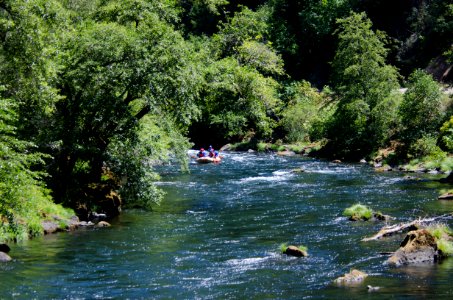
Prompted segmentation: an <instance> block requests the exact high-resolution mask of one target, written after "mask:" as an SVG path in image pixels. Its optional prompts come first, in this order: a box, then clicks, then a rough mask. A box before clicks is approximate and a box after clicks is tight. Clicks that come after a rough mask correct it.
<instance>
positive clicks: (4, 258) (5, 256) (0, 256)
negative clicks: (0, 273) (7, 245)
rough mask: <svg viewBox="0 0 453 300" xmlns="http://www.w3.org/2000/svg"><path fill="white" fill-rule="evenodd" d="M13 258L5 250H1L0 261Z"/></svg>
mask: <svg viewBox="0 0 453 300" xmlns="http://www.w3.org/2000/svg"><path fill="white" fill-rule="evenodd" d="M11 260H12V258H11V257H10V256H9V255H8V254H6V253H5V252H0V262H7V261H11Z"/></svg>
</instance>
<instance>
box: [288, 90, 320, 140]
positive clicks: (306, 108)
mask: <svg viewBox="0 0 453 300" xmlns="http://www.w3.org/2000/svg"><path fill="white" fill-rule="evenodd" d="M325 97H326V96H325V95H324V94H323V93H320V92H318V91H317V90H316V89H315V88H313V87H312V86H311V85H310V83H309V82H307V81H301V82H296V83H292V84H290V85H288V86H287V87H286V88H285V93H284V95H283V98H284V101H285V102H286V103H287V105H286V107H285V108H284V109H283V110H282V112H281V120H280V124H281V125H282V126H283V128H284V130H285V132H286V134H285V136H286V139H287V140H288V141H289V142H303V141H310V140H312V137H311V136H310V134H311V133H312V132H313V131H314V130H316V129H315V128H314V126H316V124H318V123H319V122H322V120H323V117H324V116H325V115H324V114H325V112H323V111H322V108H323V107H324V106H325V104H326V101H325V100H326V99H325Z"/></svg>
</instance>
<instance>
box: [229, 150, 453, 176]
mask: <svg viewBox="0 0 453 300" xmlns="http://www.w3.org/2000/svg"><path fill="white" fill-rule="evenodd" d="M324 145H325V144H324V143H323V142H314V143H297V144H289V143H264V142H258V143H256V142H245V143H236V144H228V145H226V146H224V147H222V149H227V150H231V151H257V152H261V153H264V152H273V153H276V154H278V155H282V156H292V155H302V156H309V157H314V158H318V159H327V160H332V161H335V162H342V160H339V159H337V158H334V157H330V156H329V155H327V156H326V155H323V154H325V153H324V152H323V151H322V149H323V146H324ZM345 162H353V163H366V164H369V165H371V166H372V167H374V168H375V169H376V170H377V171H381V172H382V171H402V172H407V173H430V174H447V175H448V174H450V173H451V172H452V171H453V156H452V155H449V154H448V153H441V154H439V155H437V156H422V157H417V158H412V159H406V160H402V159H400V158H397V155H396V150H395V147H389V148H386V149H380V150H378V151H377V152H376V153H373V154H371V155H370V156H369V157H364V158H360V159H356V160H355V161H345Z"/></svg>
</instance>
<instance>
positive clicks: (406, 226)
mask: <svg viewBox="0 0 453 300" xmlns="http://www.w3.org/2000/svg"><path fill="white" fill-rule="evenodd" d="M451 218H452V214H445V215H442V216H437V217H432V218H424V219H421V218H419V219H417V220H414V221H412V222H408V223H400V224H395V225H389V226H384V227H382V228H381V230H379V232H378V233H376V234H375V235H373V236H372V237H369V238H364V239H362V241H363V242H367V241H373V240H378V239H380V238H382V237H384V236H389V235H392V234H394V233H398V232H404V231H411V230H415V229H418V228H420V227H422V226H426V225H427V224H428V223H431V222H434V221H438V220H442V219H451Z"/></svg>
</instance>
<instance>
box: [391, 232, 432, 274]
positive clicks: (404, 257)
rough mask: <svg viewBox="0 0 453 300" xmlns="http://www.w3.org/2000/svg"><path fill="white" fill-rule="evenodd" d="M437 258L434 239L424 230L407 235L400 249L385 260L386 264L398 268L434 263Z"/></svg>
mask: <svg viewBox="0 0 453 300" xmlns="http://www.w3.org/2000/svg"><path fill="white" fill-rule="evenodd" d="M438 258H439V252H438V250H437V243H436V239H435V237H434V236H433V235H432V234H431V233H430V232H429V231H428V230H426V229H419V230H413V231H410V232H408V233H407V235H406V238H405V239H404V240H403V242H402V243H401V246H400V248H399V249H398V250H397V251H396V252H395V253H394V254H393V255H392V256H391V257H390V258H389V259H388V260H387V263H388V264H391V265H395V266H400V265H404V264H411V263H421V262H435V261H437V260H438Z"/></svg>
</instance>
